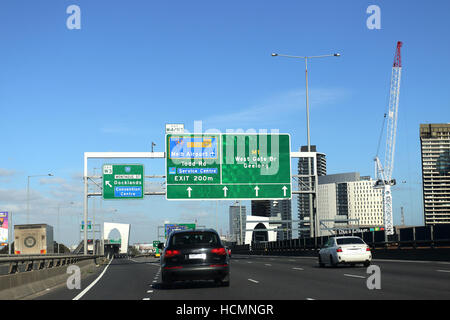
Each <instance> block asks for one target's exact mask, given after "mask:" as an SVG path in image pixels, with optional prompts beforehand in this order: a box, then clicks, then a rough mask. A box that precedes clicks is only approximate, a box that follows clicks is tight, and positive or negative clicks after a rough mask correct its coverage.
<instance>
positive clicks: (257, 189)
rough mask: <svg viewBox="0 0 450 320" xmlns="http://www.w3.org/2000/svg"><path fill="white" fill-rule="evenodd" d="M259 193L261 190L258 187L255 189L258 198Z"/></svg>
mask: <svg viewBox="0 0 450 320" xmlns="http://www.w3.org/2000/svg"><path fill="white" fill-rule="evenodd" d="M258 191H259V188H258V186H256V187H255V193H256V196H258Z"/></svg>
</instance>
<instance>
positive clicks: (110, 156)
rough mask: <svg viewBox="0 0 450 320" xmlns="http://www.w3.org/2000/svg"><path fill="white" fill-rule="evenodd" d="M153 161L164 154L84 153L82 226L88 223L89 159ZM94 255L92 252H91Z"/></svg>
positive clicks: (85, 240) (85, 242) (85, 235)
mask: <svg viewBox="0 0 450 320" xmlns="http://www.w3.org/2000/svg"><path fill="white" fill-rule="evenodd" d="M137 158H140V159H153V158H161V159H164V158H165V153H164V152H85V153H84V171H83V180H84V209H83V211H84V225H85V226H87V222H88V197H89V193H88V179H89V177H88V169H87V163H88V160H89V159H137ZM87 236H88V233H87V228H85V229H84V243H83V244H84V254H85V255H87V253H88V250H87ZM93 253H94V252H93Z"/></svg>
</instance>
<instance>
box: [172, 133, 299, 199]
mask: <svg viewBox="0 0 450 320" xmlns="http://www.w3.org/2000/svg"><path fill="white" fill-rule="evenodd" d="M290 151H291V150H290V136H289V135H288V134H173V135H171V134H168V135H166V185H167V191H166V199H168V200H200V199H205V200H230V199H241V200H242V199H246V200H265V199H291V196H292V193H291V190H292V186H291V158H290Z"/></svg>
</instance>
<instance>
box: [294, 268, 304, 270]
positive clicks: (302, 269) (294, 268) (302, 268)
mask: <svg viewBox="0 0 450 320" xmlns="http://www.w3.org/2000/svg"><path fill="white" fill-rule="evenodd" d="M292 269H294V270H303V268H292Z"/></svg>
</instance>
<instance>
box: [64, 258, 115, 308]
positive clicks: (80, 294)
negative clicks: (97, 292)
mask: <svg viewBox="0 0 450 320" xmlns="http://www.w3.org/2000/svg"><path fill="white" fill-rule="evenodd" d="M113 260H114V257H113V258H112V259H111V261H109V263H108V265H107V266H106V268H105V270H103V272H102V273H101V274H100V275H99V276H98V277H97V279H95V280H94V281H92V283H91V284H90V285H89V286H87V288H86V289H84V290H83V291H81V292H80V293H79V294H78V295H77V296H76V297H75V298H73V299H72V300H79V299H81V298H82V297H83V296H84V295H85V294H86V292H88V291H89V290H91V288H92V287H93V286H94V285H95V284H96V283H97V282H98V281H99V280H100V279H101V278H102V277H103V275H104V274H105V272H106V270H108V267H109V265H110V264H111V262H112V261H113Z"/></svg>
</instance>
